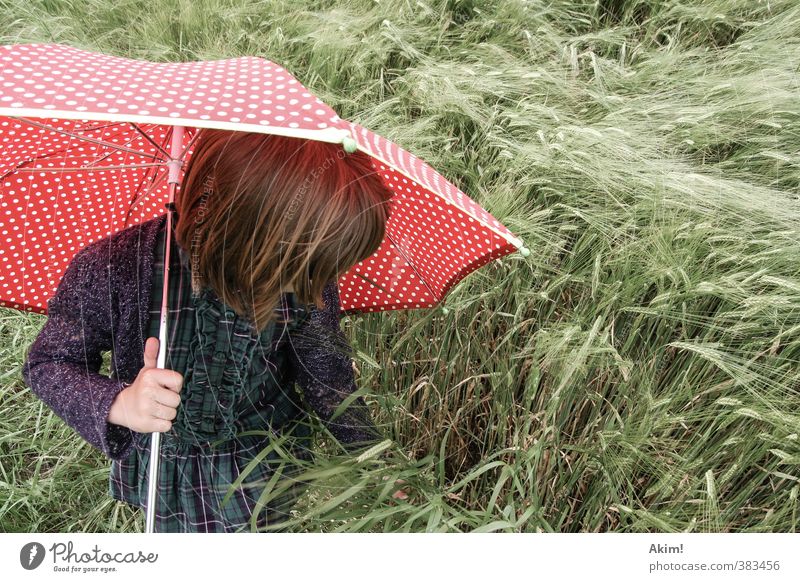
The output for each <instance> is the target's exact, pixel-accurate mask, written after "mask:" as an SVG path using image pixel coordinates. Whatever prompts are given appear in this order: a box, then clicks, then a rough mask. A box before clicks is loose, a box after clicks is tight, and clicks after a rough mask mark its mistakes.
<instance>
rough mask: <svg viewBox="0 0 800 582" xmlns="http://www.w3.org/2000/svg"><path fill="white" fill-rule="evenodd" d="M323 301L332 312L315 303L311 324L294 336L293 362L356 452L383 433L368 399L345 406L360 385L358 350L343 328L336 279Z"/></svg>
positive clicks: (337, 433)
mask: <svg viewBox="0 0 800 582" xmlns="http://www.w3.org/2000/svg"><path fill="white" fill-rule="evenodd" d="M322 297H323V300H324V302H325V306H326V308H325V309H323V310H320V309H317V308H316V306H315V305H313V304H312V305H311V306H310V317H309V318H308V320H307V321H306V322H305V323H304V324H303V325H302V326H301V327H300V328H298V329H297V330H295V331H293V332H292V333H291V334H290V337H289V353H290V360H291V361H292V364H293V365H294V367H295V370H296V379H297V383H298V384H299V386H300V389H301V391H302V394H303V396H304V398H305V400H306V401H307V402H308V404H309V406H310V407H311V408H312V409H313V411H314V412H315V413H316V414H317V416H319V418H320V420H321V421H322V423H323V424H324V425H325V427H326V428H327V429H328V430H329V431H330V432H331V434H332V435H333V436H334V437H336V440H338V441H339V442H340V443H341V444H342V445H343V446H344V448H345V450H347V451H348V452H355V451H357V450H360V449H361V448H364V447H367V446H371V445H374V444H376V443H377V442H378V441H379V440H380V439H381V434H380V433H379V431H378V429H377V427H376V426H375V424H374V423H373V421H372V420H371V418H370V415H369V410H368V409H367V406H366V403H365V402H364V400H363V398H361V397H357V398H354V399H352V400H351V401H350V402H348V403H347V404H344V402H343V401H344V400H346V399H347V398H348V397H349V396H351V395H352V393H353V392H355V391H356V384H355V377H354V373H353V362H352V357H351V356H352V351H353V350H352V347H351V346H350V344H349V342H348V341H347V337H346V336H345V334H344V332H342V330H341V328H340V327H339V295H338V291H337V286H336V282H335V281H331V282H330V283H328V285H327V286H326V287H325V289H324V290H323V293H322ZM340 406H342V409H341V411H337V409H338V408H339V407H340ZM337 412H338V414H337Z"/></svg>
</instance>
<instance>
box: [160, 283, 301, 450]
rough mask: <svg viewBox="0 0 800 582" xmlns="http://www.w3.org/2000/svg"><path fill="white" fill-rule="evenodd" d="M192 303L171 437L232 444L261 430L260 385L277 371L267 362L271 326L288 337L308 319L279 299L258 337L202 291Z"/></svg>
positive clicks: (289, 300)
mask: <svg viewBox="0 0 800 582" xmlns="http://www.w3.org/2000/svg"><path fill="white" fill-rule="evenodd" d="M192 301H193V303H194V322H193V325H194V333H193V334H192V340H191V342H190V344H189V349H188V353H187V362H186V366H185V369H186V372H185V374H184V379H183V388H182V390H181V405H180V406H178V408H177V416H176V418H175V421H174V422H173V426H172V431H173V432H174V434H175V436H176V437H177V438H178V439H180V440H183V441H188V442H195V443H203V442H210V441H217V440H227V439H233V438H236V436H237V435H238V434H239V433H240V432H242V431H243V430H247V429H248V428H250V427H249V426H248V425H249V424H254V425H255V426H259V427H260V428H263V424H264V416H265V412H264V410H263V400H264V394H263V392H264V389H265V388H266V387H267V386H266V385H265V384H266V382H267V380H266V379H267V378H269V377H270V374H271V373H274V372H275V371H276V370H277V366H276V364H275V363H274V362H272V361H271V358H270V355H271V353H272V351H273V348H274V345H273V342H274V341H275V335H276V334H275V331H276V326H282V328H284V329H283V332H284V333H290V331H291V330H293V329H296V328H297V327H299V326H300V325H302V324H303V322H305V321H306V320H307V319H308V317H309V312H308V310H306V308H305V307H304V306H302V305H299V304H297V302H296V300H295V297H294V294H293V293H285V294H283V295H282V301H281V305H280V306H278V307H276V308H275V312H276V316H277V318H278V321H277V322H276V321H271V322H270V323H269V325H267V327H266V328H265V329H264V330H263V331H262V332H261V333H260V334H259V333H257V331H256V330H255V329H254V327H253V326H252V324H251V323H250V322H249V320H247V319H246V318H244V317H241V316H239V315H238V314H237V313H236V312H235V311H234V310H233V309H231V308H230V307H229V306H227V305H226V304H224V303H223V302H222V301H220V300H219V299H218V298H217V297H216V296H215V294H214V293H213V292H212V291H211V290H210V289H208V288H205V289H203V290H202V291H201V292H200V294H199V295H195V294H192ZM287 316H288V318H287V319H285V320H284V318H286V317H287ZM187 323H192V322H187ZM259 403H260V404H262V406H261V407H260V408H261V411H260V413H259V412H258V409H257V408H256V407H257V404H259ZM273 408H274V407H273ZM254 412H256V416H257V418H255V419H254V421H253V422H250V417H251V416H253V413H254Z"/></svg>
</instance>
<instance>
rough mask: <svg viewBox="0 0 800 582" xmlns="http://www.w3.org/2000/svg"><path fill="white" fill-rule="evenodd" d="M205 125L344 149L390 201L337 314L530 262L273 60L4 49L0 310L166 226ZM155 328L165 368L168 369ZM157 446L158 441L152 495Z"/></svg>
mask: <svg viewBox="0 0 800 582" xmlns="http://www.w3.org/2000/svg"><path fill="white" fill-rule="evenodd" d="M204 127H205V128H217V129H228V130H231V131H247V132H258V133H269V134H275V135H283V136H289V137H299V138H305V139H313V140H319V141H325V142H331V143H341V144H342V146H343V147H344V149H345V150H346V151H349V152H353V151H356V149H358V150H361V151H363V152H365V153H367V154H369V155H370V156H371V159H372V164H373V167H374V169H375V171H376V172H377V173H379V175H380V176H381V177H382V178H383V180H384V182H385V183H386V185H387V186H388V187H389V188H390V189H391V190H392V191H393V192H394V196H393V198H392V201H391V204H392V208H391V216H390V219H389V222H388V224H387V229H386V236H385V238H384V240H383V243H382V244H381V246H380V248H379V249H378V251H377V252H376V253H374V254H373V255H372V256H370V257H369V258H368V259H366V260H364V261H362V262H360V263H358V264H357V265H355V266H354V267H353V268H352V269H350V270H349V271H348V272H347V273H345V274H344V275H343V276H342V277H341V278H340V279H339V280H338V287H339V296H340V300H341V306H342V310H343V311H344V312H348V313H365V312H370V311H382V310H392V309H411V308H422V307H432V306H435V305H437V304H439V303H440V301H441V300H442V299H443V298H444V296H445V295H446V294H447V292H448V291H449V290H450V289H451V288H452V286H453V285H455V284H456V283H457V282H458V281H459V280H461V279H462V278H463V277H464V276H466V275H467V274H468V273H470V272H472V271H474V270H475V269H477V268H479V267H481V266H482V265H485V264H486V263H488V262H489V261H491V260H493V259H497V258H499V257H502V256H505V255H507V254H509V253H511V252H513V251H515V250H517V249H519V250H520V251H521V252H522V254H523V255H525V256H527V255H528V254H529V251H528V249H527V248H525V247H524V246H523V244H522V241H521V240H520V239H519V238H517V237H515V236H514V235H513V234H512V233H511V232H510V231H509V230H508V229H506V228H505V227H504V226H503V225H502V224H500V223H499V222H498V221H497V220H496V219H495V218H494V217H493V216H491V214H489V213H488V212H486V210H484V209H483V208H481V206H479V205H478V204H476V203H475V202H474V201H473V200H471V199H470V198H469V197H468V196H467V195H466V194H464V193H463V192H462V191H461V190H459V189H458V188H457V187H456V186H454V185H453V184H452V183H450V182H449V181H447V180H446V179H445V178H444V177H443V176H441V175H440V174H439V173H437V172H436V171H435V170H434V169H433V168H431V166H429V165H428V164H426V163H425V162H424V161H422V160H420V159H418V158H416V157H415V156H413V155H412V154H410V153H409V152H407V151H406V150H404V149H403V148H401V147H399V146H398V145H396V144H394V143H392V142H390V141H388V140H386V139H385V138H383V137H381V136H379V135H378V134H376V133H374V132H372V131H370V130H368V129H366V128H365V127H362V126H361V125H359V124H357V123H353V122H350V121H347V120H344V119H342V118H340V117H339V116H338V115H337V114H336V112H334V111H333V110H332V109H331V108H330V107H328V106H327V105H325V104H324V103H323V102H322V101H321V100H320V99H318V98H317V97H315V96H314V95H313V94H312V93H311V92H310V91H309V90H308V89H307V88H305V87H304V86H303V85H302V84H301V83H300V82H299V81H297V79H295V78H294V77H293V76H292V75H291V74H290V73H289V72H288V71H286V69H284V68H283V67H281V66H280V65H277V64H275V63H273V62H271V61H269V60H266V59H263V58H259V57H249V56H248V57H239V58H233V59H223V60H215V61H200V62H186V63H154V62H148V61H139V60H133V59H127V58H122V57H116V56H110V55H104V54H99V53H94V52H89V51H86V50H81V49H77V48H74V47H70V46H66V45H59V44H39V43H37V44H22V45H6V46H2V47H0V152H2V153H0V205H1V206H2V212H1V213H0V233H2V236H3V241H4V242H3V245H2V247H1V248H0V305H2V306H5V307H12V308H15V309H21V310H27V311H33V312H38V313H47V301H48V299H49V298H50V297H51V295H52V294H53V292H54V291H55V289H56V288H57V286H58V283H59V281H60V280H61V276H62V274H63V272H64V270H65V269H66V266H67V264H68V263H69V261H70V260H71V259H72V257H73V256H74V255H75V254H76V253H77V252H78V251H80V250H81V249H82V248H83V247H84V246H86V245H87V244H89V243H91V242H94V241H95V240H98V239H100V238H103V237H106V236H108V235H110V234H113V233H114V232H117V231H119V230H121V229H123V228H126V227H128V226H130V225H132V224H135V223H139V222H144V221H147V220H150V219H152V218H155V217H157V216H159V215H161V214H163V211H164V207H165V204H166V203H169V202H171V201H172V199H173V196H174V190H175V188H176V186H177V184H178V183H179V182H180V179H181V175H182V167H183V165H184V163H185V162H186V161H187V160H188V159H189V157H190V156H191V152H192V145H193V141H194V139H195V137H196V136H197V135H198V130H199V129H200V128H204ZM167 226H168V228H167V233H169V232H170V228H169V226H170V225H169V224H168V225H167ZM167 249H169V241H167ZM165 289H166V284H165ZM163 301H164V303H163V304H164V305H165V304H166V303H165V302H166V297H164V298H163ZM164 315H165V314H162V329H161V332H162V336H161V339H162V341H161V342H160V346H161V347H160V351H159V359H158V362H159V363H158V366H159V367H164V362H165V356H166V354H165V351H164V347H165V346H166V341H164V340H165V338H166V321H165V317H164ZM159 436H160V433H153V446H152V448H151V454H152V455H154V456H152V457H151V465H150V468H151V475H150V476H151V483H152V484H153V485H155V482H156V479H155V478H153V477H154V473H153V471H154V470H157V462H158V458H157V455H158V443H159V441H158V437H159ZM152 499H153V498H152V497H149V499H148V510H149V509H150V508H151V507H153V505H154V504H153V503H151V501H152ZM150 523H151V520H150V512H148V524H150ZM148 531H152V529H150V526H149V525H148Z"/></svg>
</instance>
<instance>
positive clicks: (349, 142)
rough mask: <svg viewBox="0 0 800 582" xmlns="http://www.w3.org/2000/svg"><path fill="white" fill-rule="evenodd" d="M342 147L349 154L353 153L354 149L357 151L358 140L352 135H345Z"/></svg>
mask: <svg viewBox="0 0 800 582" xmlns="http://www.w3.org/2000/svg"><path fill="white" fill-rule="evenodd" d="M342 147H344V151H346V152H347V153H348V154H352V153H353V152H354V151H356V140H354V139H353V138H352V137H350V136H345V137H344V138H342Z"/></svg>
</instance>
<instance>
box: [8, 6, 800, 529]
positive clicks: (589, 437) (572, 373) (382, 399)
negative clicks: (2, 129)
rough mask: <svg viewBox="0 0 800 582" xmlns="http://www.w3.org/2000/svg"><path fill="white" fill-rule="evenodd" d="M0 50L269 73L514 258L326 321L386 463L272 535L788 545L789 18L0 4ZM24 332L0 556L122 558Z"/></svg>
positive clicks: (537, 9)
mask: <svg viewBox="0 0 800 582" xmlns="http://www.w3.org/2000/svg"><path fill="white" fill-rule="evenodd" d="M0 41H1V42H0V44H12V43H27V42H59V43H64V44H70V45H72V46H76V47H80V48H85V49H89V50H96V51H100V52H106V53H109V54H116V55H120V56H125V57H130V58H139V59H149V60H154V61H187V60H198V59H218V58H229V57H235V56H241V55H257V56H262V57H266V58H269V59H270V60H274V61H276V62H278V63H280V64H282V65H283V66H285V67H286V68H287V69H288V70H289V71H290V72H291V73H292V74H293V75H295V76H296V77H297V78H298V79H299V80H300V81H301V82H303V83H304V84H305V85H306V86H307V87H309V88H310V89H312V90H313V91H314V92H315V93H316V95H317V96H319V97H320V98H321V99H323V100H324V101H326V102H327V103H329V104H330V105H331V106H332V107H333V108H334V109H335V110H336V111H337V113H339V114H340V115H341V116H342V117H345V118H349V119H353V120H355V121H357V122H359V123H360V124H362V125H364V126H366V127H369V128H370V129H372V130H374V131H376V132H377V133H379V134H381V135H384V136H386V137H387V138H389V139H391V140H394V141H395V142H397V143H398V144H400V145H401V146H403V147H404V148H406V149H407V150H409V151H411V152H412V153H414V154H415V155H417V156H419V157H421V158H423V159H424V160H426V161H427V162H429V163H430V164H431V165H432V166H433V167H434V168H436V169H438V170H439V171H440V172H441V173H442V174H443V175H444V176H446V177H447V178H448V179H449V180H450V181H452V182H453V183H454V184H456V185H457V186H458V187H459V188H461V189H462V190H463V191H464V192H466V193H467V194H468V195H470V196H471V197H472V198H473V199H475V200H476V201H477V202H478V203H480V204H482V205H483V206H484V207H485V208H486V209H487V210H488V211H489V212H491V213H492V214H493V215H494V216H495V217H497V218H498V220H500V221H501V222H503V223H504V224H505V225H506V226H508V228H509V229H510V230H511V231H512V232H514V233H515V234H516V235H518V236H520V237H521V238H522V239H523V240H524V241H525V242H526V244H527V246H528V247H529V248H530V249H531V251H532V252H531V254H530V256H529V257H523V256H521V255H520V254H519V253H515V254H513V255H509V256H507V257H504V258H503V259H501V260H499V261H496V262H493V263H492V264H490V265H487V266H485V267H483V268H481V269H480V270H478V271H476V272H475V273H473V274H471V275H469V276H468V277H467V278H466V279H464V280H463V281H462V282H461V283H460V284H459V285H457V286H456V287H455V288H454V289H453V291H452V292H451V293H450V295H449V296H448V297H447V299H446V304H447V306H448V307H449V312H448V313H447V314H444V313H443V312H442V311H440V310H418V311H410V312H390V313H379V314H369V315H365V316H358V317H356V316H351V317H348V318H345V320H344V323H343V329H345V330H346V332H347V333H348V336H349V337H350V338H351V341H352V343H353V345H354V347H355V349H356V350H357V354H358V358H357V360H356V363H357V365H358V368H359V374H358V377H357V382H358V385H359V387H361V388H362V389H363V391H364V395H365V398H366V400H367V402H368V403H369V405H370V408H371V410H372V412H373V417H374V419H375V420H376V423H377V424H379V425H381V426H382V427H383V429H384V431H385V432H386V434H387V435H388V436H389V437H390V438H391V439H393V442H392V443H391V445H390V447H389V448H388V449H386V450H385V451H382V452H381V453H380V454H378V455H375V456H372V457H370V458H362V459H356V458H348V457H346V456H345V455H343V454H340V451H339V449H338V448H337V446H336V443H335V441H333V440H332V439H331V438H330V435H326V434H323V435H322V436H321V437H320V439H319V443H318V444H319V448H318V451H317V458H316V460H315V465H314V467H312V468H310V469H309V473H308V474H307V478H308V479H309V481H310V482H311V483H312V486H311V488H310V489H309V491H308V494H307V495H305V496H304V497H303V499H302V500H301V502H300V503H299V504H298V506H297V510H296V516H295V519H294V520H293V521H292V523H291V530H292V531H507V532H534V531H547V532H550V531H555V532H594V531H618V532H642V531H658V532H683V531H697V532H734V531H736V532H741V531H750V532H755V531H761V532H794V531H796V530H797V529H798V524H799V522H800V511H799V510H800V503H799V502H798V492H799V491H800V467H799V466H800V366H799V365H798V357H799V356H800V227H799V226H798V225H800V83H798V72H799V71H800V69H799V67H800V5H798V3H797V1H796V0H769V1H757V0H749V1H745V0H697V1H675V0H666V1H663V2H658V1H655V0H631V1H625V0H617V1H609V0H605V1H597V2H595V1H584V2H580V1H577V0H576V1H573V2H568V1H560V0H553V1H544V0H534V1H529V2H523V1H511V0H509V1H493V2H489V1H486V2H471V1H458V0H445V1H433V0H426V1H411V0H407V1H397V2H389V1H387V0H382V1H380V2H379V1H378V0H348V1H344V2H329V1H316V2H310V1H303V0H296V1H292V2H289V1H276V2H266V1H264V2H244V1H240V0H192V1H191V2H188V1H187V2H184V1H181V2H178V1H175V0H160V1H159V2H157V3H152V2H145V1H143V0H120V1H117V2H110V1H107V0H105V1H97V0H92V1H78V0H74V1H73V0H62V1H58V0H25V1H22V0H0ZM44 321H45V318H44V316H41V315H34V314H26V313H21V312H17V311H13V310H10V309H0V410H2V413H0V531H6V532H28V531H42V532H44V531H48V532H49V531H61V532H76V531H92V532H95V531H103V532H104V531H120V532H133V531H142V530H143V527H144V519H143V516H142V514H141V512H134V511H132V510H131V509H130V508H128V507H127V506H126V505H124V504H121V503H118V502H116V501H114V500H113V499H111V498H110V497H109V496H108V494H107V492H106V491H107V486H108V485H107V477H108V470H109V467H110V462H109V461H108V460H107V459H106V458H105V457H103V455H102V454H101V453H100V452H99V451H97V450H95V449H93V448H92V447H91V446H89V445H88V444H87V443H85V442H84V441H83V440H82V439H81V438H80V437H79V436H78V435H77V434H76V433H75V432H74V431H73V430H72V429H70V428H69V427H68V426H66V425H65V424H64V423H63V422H62V421H61V420H60V419H59V418H58V417H56V416H54V414H53V413H52V412H51V411H50V409H49V408H48V407H47V406H45V405H44V404H43V403H42V402H41V401H40V400H38V399H37V398H36V397H35V396H34V395H33V394H32V393H31V391H30V390H29V389H28V388H27V387H25V385H24V383H23V381H22V376H21V366H22V362H23V361H24V356H25V352H26V350H27V348H28V346H29V345H30V343H31V342H32V341H33V339H34V338H35V337H36V334H37V332H38V330H39V328H40V327H41V325H42V324H43V322H44ZM397 479H402V480H404V481H405V482H406V486H407V489H408V498H407V499H394V498H393V497H392V493H393V491H394V483H395V481H396V480H397Z"/></svg>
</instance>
